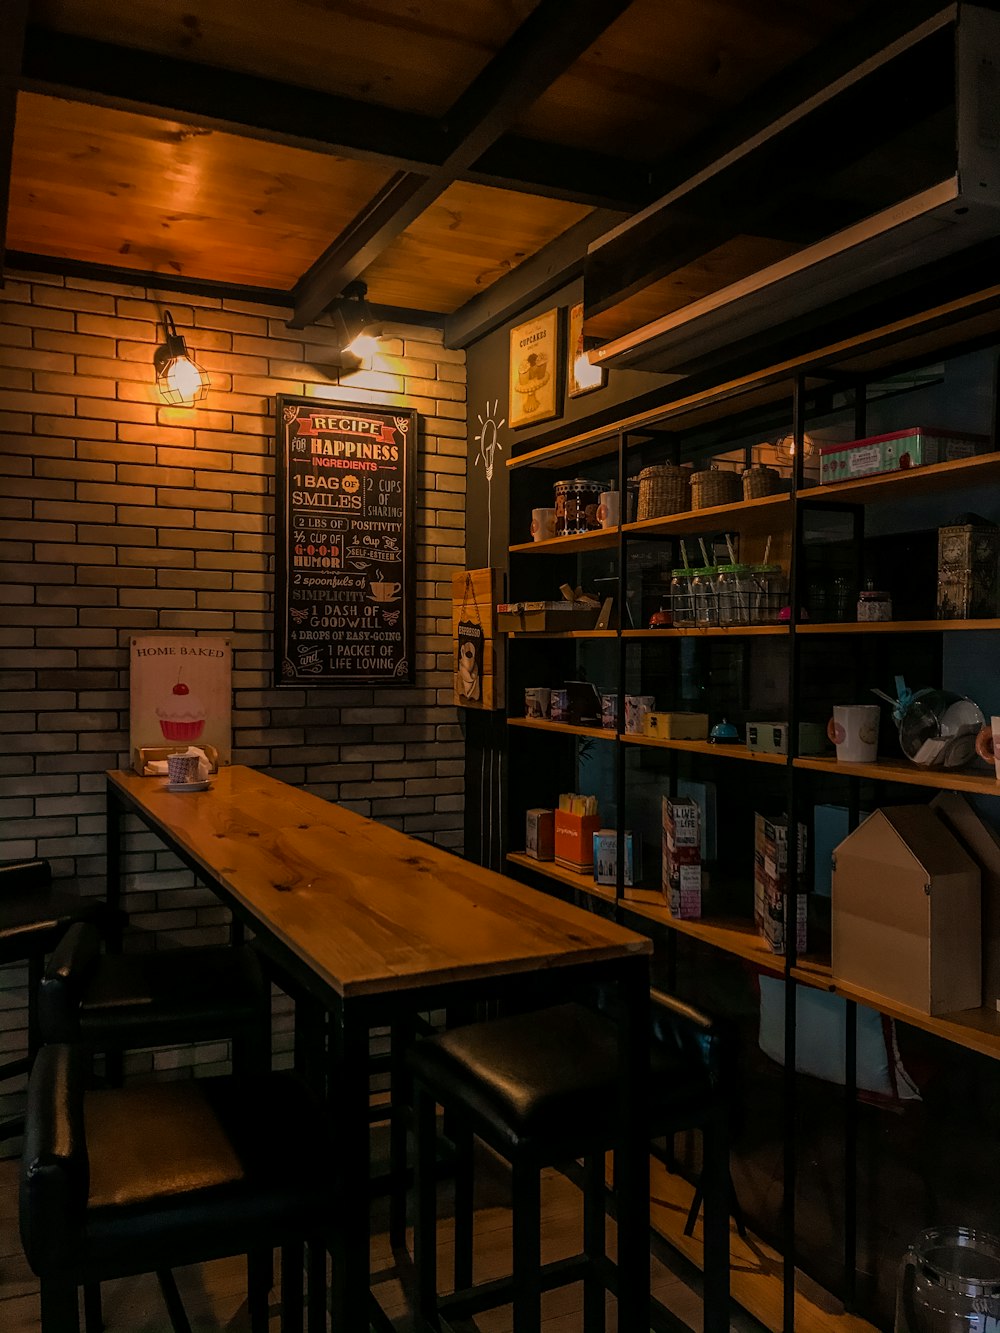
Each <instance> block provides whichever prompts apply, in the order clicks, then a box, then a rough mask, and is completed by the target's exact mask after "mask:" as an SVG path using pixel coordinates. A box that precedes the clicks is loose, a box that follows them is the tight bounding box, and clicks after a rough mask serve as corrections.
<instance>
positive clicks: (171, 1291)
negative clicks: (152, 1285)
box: [156, 1268, 256, 1333]
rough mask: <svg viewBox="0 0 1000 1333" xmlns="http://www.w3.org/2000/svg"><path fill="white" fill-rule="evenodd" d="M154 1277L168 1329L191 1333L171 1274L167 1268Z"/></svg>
mask: <svg viewBox="0 0 1000 1333" xmlns="http://www.w3.org/2000/svg"><path fill="white" fill-rule="evenodd" d="M156 1277H157V1281H158V1282H159V1284H160V1291H161V1292H162V1293H163V1304H164V1305H165V1306H166V1307H167V1315H168V1317H169V1319H170V1327H171V1328H172V1329H173V1330H174V1333H191V1325H190V1323H189V1322H188V1317H187V1311H186V1310H185V1309H184V1302H183V1301H182V1300H181V1294H180V1292H179V1291H178V1290H177V1283H176V1282H175V1281H174V1275H173V1273H172V1272H171V1270H170V1269H169V1268H158V1269H157V1270H156ZM254 1333H256V1330H254Z"/></svg>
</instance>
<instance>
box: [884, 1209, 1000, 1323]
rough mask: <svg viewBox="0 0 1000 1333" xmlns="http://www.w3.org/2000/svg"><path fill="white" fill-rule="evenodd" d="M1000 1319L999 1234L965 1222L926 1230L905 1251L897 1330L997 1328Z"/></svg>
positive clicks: (897, 1295)
mask: <svg viewBox="0 0 1000 1333" xmlns="http://www.w3.org/2000/svg"><path fill="white" fill-rule="evenodd" d="M998 1318H1000V1238H998V1237H996V1236H991V1235H990V1234H989V1233H987V1232H985V1231H972V1230H969V1229H968V1228H966V1227H934V1228H932V1229H931V1230H929V1231H922V1232H921V1233H920V1235H919V1236H918V1237H917V1238H916V1240H915V1241H914V1242H913V1244H912V1245H910V1246H909V1248H908V1249H907V1251H906V1255H905V1256H904V1258H903V1262H902V1265H901V1267H900V1273H899V1285H898V1287H897V1290H896V1321H895V1333H994V1330H995V1329H996V1327H997V1319H998Z"/></svg>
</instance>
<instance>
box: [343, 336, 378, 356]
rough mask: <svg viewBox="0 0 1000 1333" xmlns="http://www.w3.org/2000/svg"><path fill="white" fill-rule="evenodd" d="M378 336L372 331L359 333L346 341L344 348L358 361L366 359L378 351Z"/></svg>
mask: <svg viewBox="0 0 1000 1333" xmlns="http://www.w3.org/2000/svg"><path fill="white" fill-rule="evenodd" d="M378 346H379V343H378V338H377V337H376V336H375V334H373V333H359V334H356V335H355V337H354V338H352V339H351V341H350V342H349V343H348V345H347V347H346V348H345V349H344V350H345V351H346V352H350V354H351V356H356V357H357V358H358V360H359V361H368V360H370V359H371V357H373V356H374V355H375V354H376V353H377V352H378Z"/></svg>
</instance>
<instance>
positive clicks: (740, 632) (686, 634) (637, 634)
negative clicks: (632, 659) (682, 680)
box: [622, 625, 789, 639]
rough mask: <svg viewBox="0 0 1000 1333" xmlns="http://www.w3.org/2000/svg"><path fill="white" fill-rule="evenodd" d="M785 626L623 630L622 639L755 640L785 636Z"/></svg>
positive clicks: (709, 626)
mask: <svg viewBox="0 0 1000 1333" xmlns="http://www.w3.org/2000/svg"><path fill="white" fill-rule="evenodd" d="M788 632H789V630H788V626H787V625H705V626H703V627H702V626H694V627H692V628H688V627H686V626H685V627H684V628H681V629H674V628H673V627H671V628H669V629H623V630H622V638H623V639H747V638H750V639H755V638H760V637H762V636H763V637H768V636H770V637H783V636H787V634H788Z"/></svg>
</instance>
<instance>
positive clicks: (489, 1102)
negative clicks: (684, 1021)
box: [410, 1004, 711, 1156]
mask: <svg viewBox="0 0 1000 1333" xmlns="http://www.w3.org/2000/svg"><path fill="white" fill-rule="evenodd" d="M410 1060H411V1067H412V1068H413V1070H414V1072H415V1073H416V1074H417V1075H418V1077H420V1078H421V1079H422V1080H423V1081H424V1082H425V1083H426V1084H427V1085H428V1087H429V1088H430V1089H431V1090H432V1091H433V1092H434V1094H435V1096H437V1097H439V1098H440V1100H441V1101H442V1102H443V1103H444V1104H445V1105H449V1104H451V1103H453V1102H458V1103H459V1104H460V1105H461V1106H462V1107H464V1108H465V1110H466V1111H467V1112H470V1113H471V1114H472V1115H474V1116H475V1117H477V1118H479V1119H481V1120H482V1121H483V1122H485V1125H486V1126H489V1127H490V1129H491V1130H492V1138H493V1139H494V1140H495V1141H498V1146H502V1145H506V1146H508V1147H510V1148H511V1149H516V1148H517V1147H519V1146H524V1145H525V1144H526V1143H527V1141H529V1140H530V1141H534V1142H535V1143H536V1146H538V1148H539V1150H540V1151H542V1152H543V1153H544V1154H545V1155H546V1156H547V1155H549V1150H548V1149H547V1148H546V1147H545V1146H544V1141H550V1142H551V1145H552V1147H553V1148H555V1147H556V1146H564V1147H565V1146H570V1147H571V1145H572V1142H573V1140H574V1139H575V1138H577V1137H579V1136H581V1135H582V1136H585V1137H586V1138H587V1139H588V1141H590V1142H591V1143H592V1142H593V1140H595V1139H610V1137H611V1136H612V1135H613V1133H614V1119H615V1114H616V1109H617V1089H618V1034H617V1031H616V1027H615V1024H614V1022H613V1021H612V1020H611V1019H609V1018H607V1017H606V1016H605V1015H603V1014H600V1013H596V1012H594V1011H592V1010H590V1009H587V1008H585V1007H584V1006H583V1005H579V1004H561V1005H556V1006H554V1007H553V1008H550V1009H545V1010H542V1011H541V1012H540V1013H531V1014H518V1015H516V1016H514V1017H512V1018H500V1019H495V1020H494V1021H493V1022H490V1023H475V1024H472V1025H470V1026H469V1027H463V1028H455V1029H454V1030H452V1031H451V1032H446V1033H443V1034H442V1035H441V1036H437V1037H430V1038H428V1039H427V1040H425V1041H421V1042H419V1043H417V1045H416V1046H414V1047H413V1050H412V1053H411V1057H410ZM650 1066H651V1076H652V1077H651V1084H650V1089H651V1092H650V1119H651V1126H652V1125H654V1124H655V1125H657V1126H659V1125H662V1124H663V1123H665V1122H667V1121H670V1120H674V1119H676V1120H677V1121H687V1120H688V1119H689V1118H690V1117H692V1116H694V1117H698V1116H700V1115H701V1114H702V1108H703V1107H704V1103H705V1099H706V1098H707V1097H708V1096H709V1095H710V1093H711V1088H710V1083H709V1077H708V1073H707V1071H706V1070H704V1068H703V1067H701V1066H697V1065H695V1066H692V1063H691V1061H690V1060H688V1059H685V1058H684V1056H683V1055H682V1053H681V1052H679V1051H676V1050H672V1049H669V1048H667V1047H665V1046H663V1045H662V1044H660V1043H656V1044H655V1045H654V1047H653V1049H652V1050H651V1052H650ZM650 1132H653V1131H652V1128H651V1131H650Z"/></svg>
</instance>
